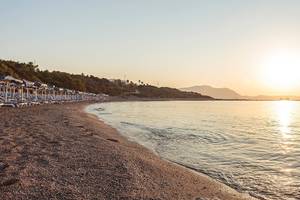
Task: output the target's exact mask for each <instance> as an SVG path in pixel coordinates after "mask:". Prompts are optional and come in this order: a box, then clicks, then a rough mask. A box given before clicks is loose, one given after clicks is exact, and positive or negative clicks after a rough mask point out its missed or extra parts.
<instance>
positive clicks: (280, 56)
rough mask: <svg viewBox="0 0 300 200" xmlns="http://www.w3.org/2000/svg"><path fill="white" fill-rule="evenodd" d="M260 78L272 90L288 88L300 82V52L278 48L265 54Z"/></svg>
mask: <svg viewBox="0 0 300 200" xmlns="http://www.w3.org/2000/svg"><path fill="white" fill-rule="evenodd" d="M262 69H263V73H262V78H263V80H264V82H265V84H266V85H268V86H269V87H271V88H273V89H274V90H280V91H284V90H290V89H293V88H295V87H296V86H299V84H300V54H298V52H291V51H288V50H280V51H276V52H273V53H272V54H270V55H268V56H266V58H265V60H264V62H263V64H262Z"/></svg>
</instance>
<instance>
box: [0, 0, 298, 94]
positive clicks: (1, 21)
mask: <svg viewBox="0 0 300 200" xmlns="http://www.w3.org/2000/svg"><path fill="white" fill-rule="evenodd" d="M299 47H300V1H299V0H294V1H293V0H281V1H279V0H256V1H255V0H249V1H242V0H219V1H218V0H206V1H204V0H195V1H192V0H181V1H179V0H178V1H176V0H107V1H101V0H97V1H96V0H95V1H89V0H81V1H75V0H69V1H66V0H56V1H55V0H51V1H43V0H35V1H33V0H0V58H2V59H13V60H17V61H24V62H28V61H35V62H36V63H37V64H39V65H40V66H42V67H43V68H44V69H45V68H47V69H49V70H54V69H56V70H61V71H67V72H72V73H81V72H84V73H85V74H93V75H96V76H99V77H107V78H122V79H123V78H124V77H125V78H126V79H130V80H135V81H136V80H139V79H141V80H143V81H144V82H147V83H150V84H155V85H157V84H158V83H159V85H160V86H171V87H186V86H192V85H200V84H209V85H213V86H216V87H230V88H232V89H235V90H237V91H238V92H240V93H242V94H248V95H254V94H279V93H280V94H295V95H300V84H296V83H294V84H293V85H292V86H290V87H288V88H285V89H283V88H279V87H275V86H274V85H273V86H272V85H270V84H267V83H266V81H264V80H265V78H267V77H266V76H269V75H268V74H269V71H270V69H269V71H266V70H265V69H264V68H265V65H271V64H270V63H274V62H275V63H276V62H277V61H276V57H280V56H281V54H280V53H278V52H282V51H283V50H284V51H285V52H288V53H287V54H288V55H293V58H292V61H289V63H291V62H292V63H293V62H294V61H295V60H298V59H299V54H298V53H299V52H298V50H299ZM277 55H278V56H277ZM272 56H273V57H275V58H273V60H271V61H268V59H269V58H270V57H272ZM287 57H289V56H287ZM287 59H288V58H287ZM283 63H285V60H284V59H283ZM269 67H270V66H269ZM272 67H273V66H271V68H272ZM297 67H298V68H299V69H300V65H299V66H298V65H296V64H294V65H293V67H292V68H291V67H290V68H291V69H290V68H289V71H290V72H291V73H287V74H283V75H282V76H284V75H286V76H289V75H290V74H295V72H300V71H297V70H296V68H297ZM271 71H272V70H271ZM277 71H278V70H277ZM280 72H281V71H280V70H279V71H278V73H279V74H280ZM277 75H278V74H277ZM268 78H270V77H268ZM294 78H295V79H296V78H297V77H294ZM299 78H300V77H299ZM285 79H288V77H285ZM277 82H278V80H277ZM299 83H300V79H299Z"/></svg>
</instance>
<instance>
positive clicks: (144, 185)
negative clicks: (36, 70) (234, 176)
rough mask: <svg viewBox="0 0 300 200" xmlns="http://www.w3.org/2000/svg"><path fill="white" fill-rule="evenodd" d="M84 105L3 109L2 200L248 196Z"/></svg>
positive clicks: (0, 139)
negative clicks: (132, 137)
mask: <svg viewBox="0 0 300 200" xmlns="http://www.w3.org/2000/svg"><path fill="white" fill-rule="evenodd" d="M86 105H87V104H85V103H81V104H78V103H77V104H65V105H43V106H37V107H28V108H20V109H11V108H1V109H0V199H5V200H10V199H11V200H12V199H14V200H15V199H22V200H24V199H149V200H150V199H195V200H196V199H197V200H204V199H205V200H208V199H211V200H212V199H213V200H217V199H224V200H227V199H228V200H235V199H236V200H243V199H245V200H246V199H253V198H251V197H249V196H248V195H243V194H240V193H238V192H236V191H235V190H233V189H231V188H229V187H227V186H225V185H223V184H221V183H219V182H217V181H215V180H213V179H211V178H209V177H207V176H206V175H202V174H199V173H196V172H194V171H191V170H189V169H186V168H184V167H182V166H179V165H176V164H173V163H170V162H168V161H164V160H162V159H160V158H159V157H158V156H157V155H155V154H153V153H152V152H150V151H149V150H147V149H146V148H144V147H142V146H141V145H138V144H136V143H133V142H130V141H128V140H127V139H126V138H124V137H123V136H122V135H120V134H119V133H118V132H117V131H116V130H115V129H114V128H112V127H110V126H108V125H106V124H104V123H103V122H101V121H100V120H98V119H97V118H96V117H94V116H92V115H89V114H86V113H85V112H84V108H85V106H86Z"/></svg>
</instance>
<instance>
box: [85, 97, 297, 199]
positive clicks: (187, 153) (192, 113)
mask: <svg viewBox="0 0 300 200" xmlns="http://www.w3.org/2000/svg"><path fill="white" fill-rule="evenodd" d="M86 110H87V112H89V113H92V114H95V115H97V116H98V117H99V118H100V119H101V120H103V121H104V122H105V123H107V124H109V125H111V126H113V127H115V128H116V129H117V130H118V131H119V132H120V133H121V134H123V135H124V136H126V137H127V138H128V139H129V140H132V141H135V142H137V143H139V144H141V145H144V146H145V147H146V148H149V149H150V150H152V151H153V152H155V153H157V154H158V155H159V156H161V157H162V158H163V159H166V160H169V161H172V162H175V163H177V164H180V165H183V166H186V167H188V168H190V169H193V170H195V171H198V172H201V173H204V174H206V175H208V176H210V177H212V178H214V179H216V180H218V181H220V182H222V183H224V184H226V185H228V186H230V187H232V188H234V189H236V190H238V191H240V192H243V193H248V194H250V195H251V196H254V197H256V198H258V199H268V200H269V199H270V200H296V199H300V102H298V101H144V102H109V103H101V104H93V105H90V106H89V107H87V109H86Z"/></svg>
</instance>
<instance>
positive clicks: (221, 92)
mask: <svg viewBox="0 0 300 200" xmlns="http://www.w3.org/2000/svg"><path fill="white" fill-rule="evenodd" d="M180 90H182V91H187V92H197V93H201V94H203V95H208V96H211V97H213V98H216V99H243V98H244V97H243V96H241V95H240V94H238V93H237V92H235V91H234V90H231V89H229V88H214V87H211V86H208V85H201V86H193V87H187V88H181V89H180Z"/></svg>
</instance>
